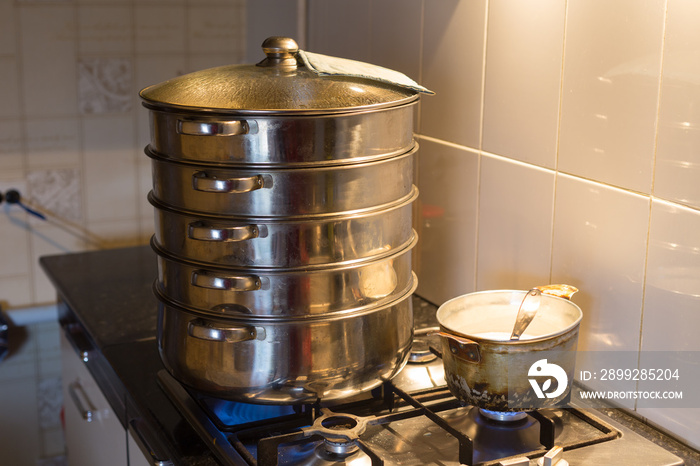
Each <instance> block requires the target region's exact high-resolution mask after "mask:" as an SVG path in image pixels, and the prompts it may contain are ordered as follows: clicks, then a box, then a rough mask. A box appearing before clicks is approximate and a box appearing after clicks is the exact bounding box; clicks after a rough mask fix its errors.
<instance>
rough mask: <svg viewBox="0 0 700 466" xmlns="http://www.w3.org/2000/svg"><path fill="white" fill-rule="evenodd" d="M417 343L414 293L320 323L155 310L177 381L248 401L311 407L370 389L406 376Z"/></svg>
mask: <svg viewBox="0 0 700 466" xmlns="http://www.w3.org/2000/svg"><path fill="white" fill-rule="evenodd" d="M412 291H413V290H410V292H412ZM412 336H413V311H412V304H411V299H410V293H408V294H406V295H404V296H402V297H400V298H399V299H398V300H396V301H394V302H392V303H388V304H386V305H382V306H378V307H374V308H371V309H367V310H364V311H360V312H355V313H350V314H342V315H338V316H333V317H323V318H298V319H275V320H270V319H250V318H249V319H230V318H225V317H213V316H209V315H204V314H200V313H197V312H196V311H193V310H191V309H187V308H184V307H181V306H178V305H175V304H174V303H171V302H168V301H166V300H163V299H161V300H160V301H159V307H158V346H159V350H160V354H161V359H162V360H163V363H164V364H165V367H166V368H167V369H168V370H169V371H170V372H171V373H172V374H173V376H174V377H175V378H177V379H178V380H180V381H181V382H183V383H185V384H186V385H189V386H190V387H192V388H194V389H196V390H198V391H201V392H204V393H208V394H211V395H213V396H215V397H217V398H224V399H230V400H236V401H244V402H254V403H270V404H296V403H311V402H315V401H316V400H318V399H323V400H334V399H341V398H344V397H348V396H352V395H355V394H358V393H361V392H363V391H366V390H370V389H372V388H374V387H376V386H378V385H379V384H381V383H382V381H384V380H388V379H390V378H392V377H393V376H394V375H396V374H397V373H398V372H399V371H400V370H401V368H402V367H403V366H404V364H405V362H406V360H407V358H408V354H409V350H410V347H411V341H412Z"/></svg>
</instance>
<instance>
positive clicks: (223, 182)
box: [192, 171, 263, 194]
mask: <svg viewBox="0 0 700 466" xmlns="http://www.w3.org/2000/svg"><path fill="white" fill-rule="evenodd" d="M192 187H193V188H194V190H195V191H202V192H205V193H223V194H241V193H249V192H251V191H255V190H256V189H260V188H262V187H263V177H262V175H253V176H244V177H241V178H217V177H216V175H210V174H209V173H207V172H203V171H199V172H196V173H194V174H193V175H192Z"/></svg>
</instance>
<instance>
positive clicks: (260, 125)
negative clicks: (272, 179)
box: [150, 100, 417, 167]
mask: <svg viewBox="0 0 700 466" xmlns="http://www.w3.org/2000/svg"><path fill="white" fill-rule="evenodd" d="M416 103H417V100H413V101H412V102H409V103H407V104H403V105H399V106H396V107H392V108H386V109H382V110H380V111H378V110H365V111H359V112H355V113H343V114H329V115H314V116H287V117H285V116H279V115H278V116H274V117H265V116H260V115H258V116H251V115H246V114H241V115H235V114H233V115H231V114H220V115H210V114H207V113H199V114H198V113H196V112H173V111H160V110H158V109H157V108H152V110H151V112H150V116H151V144H150V147H151V149H152V150H153V151H154V152H156V153H158V154H160V155H161V156H162V157H164V158H168V159H172V160H185V161H191V162H206V163H212V162H216V163H224V164H232V165H249V164H252V165H269V166H285V167H291V166H293V167H303V166H309V165H316V164H324V165H334V164H346V163H358V162H367V161H370V160H375V159H381V158H386V157H390V156H394V155H400V154H403V153H405V152H408V151H409V150H411V148H412V147H413V144H414V142H413V131H412V128H413V107H414V105H415V104H416ZM234 113H235V112H234Z"/></svg>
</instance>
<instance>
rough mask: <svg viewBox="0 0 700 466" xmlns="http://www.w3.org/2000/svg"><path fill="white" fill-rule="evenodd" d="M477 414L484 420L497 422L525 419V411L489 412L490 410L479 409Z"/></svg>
mask: <svg viewBox="0 0 700 466" xmlns="http://www.w3.org/2000/svg"><path fill="white" fill-rule="evenodd" d="M479 413H480V414H481V415H482V416H484V417H485V418H488V419H491V420H492V421H498V422H513V421H519V420H521V419H525V418H526V417H527V412H525V411H491V410H490V409H484V408H479Z"/></svg>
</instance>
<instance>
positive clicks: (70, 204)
mask: <svg viewBox="0 0 700 466" xmlns="http://www.w3.org/2000/svg"><path fill="white" fill-rule="evenodd" d="M27 182H28V184H29V193H30V195H31V199H32V201H33V202H34V203H36V205H37V206H39V207H41V208H42V210H45V211H47V212H49V213H50V214H51V215H52V216H54V217H57V218H58V219H64V220H69V221H74V220H80V219H81V218H82V208H83V206H82V190H81V185H82V183H81V179H80V170H78V169H77V168H58V169H50V170H31V171H29V172H28V173H27Z"/></svg>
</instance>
